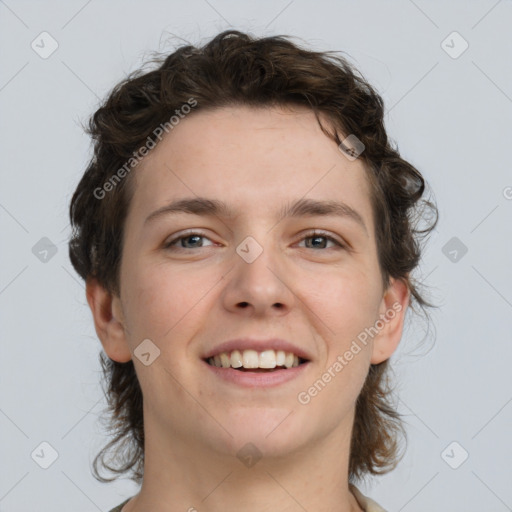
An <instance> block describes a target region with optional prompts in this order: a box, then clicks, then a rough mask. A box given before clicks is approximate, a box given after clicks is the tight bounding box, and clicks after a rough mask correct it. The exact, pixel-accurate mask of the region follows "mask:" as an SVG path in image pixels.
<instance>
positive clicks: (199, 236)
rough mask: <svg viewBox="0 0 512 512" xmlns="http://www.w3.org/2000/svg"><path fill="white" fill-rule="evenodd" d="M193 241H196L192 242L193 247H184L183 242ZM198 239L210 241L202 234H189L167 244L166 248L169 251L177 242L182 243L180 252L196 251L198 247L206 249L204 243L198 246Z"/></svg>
mask: <svg viewBox="0 0 512 512" xmlns="http://www.w3.org/2000/svg"><path fill="white" fill-rule="evenodd" d="M191 239H194V240H195V241H194V242H192V245H193V247H186V246H184V245H183V242H185V243H188V242H190V240H191ZM198 239H206V240H209V238H208V237H206V236H205V235H203V234H202V233H187V234H186V235H182V236H180V237H178V238H175V239H174V240H170V241H169V242H168V243H167V244H165V246H164V248H165V249H169V248H171V247H173V246H174V245H176V243H177V242H180V241H181V242H182V244H181V247H177V249H178V250H180V249H196V248H198V247H205V246H204V245H203V244H202V243H201V244H200V245H197V243H198Z"/></svg>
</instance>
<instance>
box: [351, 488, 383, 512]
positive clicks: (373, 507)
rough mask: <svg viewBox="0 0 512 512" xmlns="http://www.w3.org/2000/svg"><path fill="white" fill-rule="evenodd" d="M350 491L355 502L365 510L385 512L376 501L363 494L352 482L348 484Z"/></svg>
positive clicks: (366, 511)
mask: <svg viewBox="0 0 512 512" xmlns="http://www.w3.org/2000/svg"><path fill="white" fill-rule="evenodd" d="M348 486H349V489H350V492H351V493H352V494H353V495H354V496H355V498H356V500H357V502H358V503H359V505H361V507H362V508H363V510H364V511H365V512H386V510H385V509H383V508H382V507H381V506H380V505H379V504H378V503H377V502H375V501H373V500H372V499H371V498H368V497H366V496H364V495H363V494H362V493H361V491H360V490H359V489H358V488H357V487H356V486H355V485H353V484H348Z"/></svg>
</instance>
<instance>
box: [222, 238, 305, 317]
mask: <svg viewBox="0 0 512 512" xmlns="http://www.w3.org/2000/svg"><path fill="white" fill-rule="evenodd" d="M241 245H242V244H241ZM245 247H247V246H245ZM261 247H262V249H263V251H262V252H261V254H259V255H258V256H257V257H256V259H254V260H253V261H251V258H245V259H244V257H243V250H242V251H240V254H242V256H240V254H239V253H236V254H235V255H234V265H233V268H232V270H231V271H230V272H228V274H227V275H226V276H225V279H226V280H227V283H226V285H225V288H224V290H223V296H222V301H223V304H224V307H225V308H226V309H227V310H229V311H232V312H237V313H240V312H241V311H243V313H244V314H246V315H248V316H265V315H268V314H273V315H279V316H281V315H285V314H286V313H287V312H289V310H290V309H291V308H292V307H293V304H294V301H295V300H296V299H295V296H294V294H293V292H292V290H291V288H290V286H291V284H290V283H289V281H290V276H289V272H288V273H287V271H286V266H285V262H284V261H283V260H282V258H280V255H279V253H278V252H277V251H276V249H275V248H272V247H271V246H270V244H269V245H268V246H261ZM251 249H253V248H251Z"/></svg>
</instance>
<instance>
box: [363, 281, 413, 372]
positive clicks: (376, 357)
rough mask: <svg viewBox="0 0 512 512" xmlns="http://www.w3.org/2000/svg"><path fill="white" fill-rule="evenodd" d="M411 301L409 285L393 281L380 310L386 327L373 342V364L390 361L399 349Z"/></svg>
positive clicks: (380, 317)
mask: <svg viewBox="0 0 512 512" xmlns="http://www.w3.org/2000/svg"><path fill="white" fill-rule="evenodd" d="M409 299H410V291H409V287H408V286H407V283H406V282H405V281H404V280H402V279H392V280H391V284H390V285H389V286H388V288H387V289H386V291H385V292H384V295H383V297H382V302H381V304H380V308H379V315H380V316H379V319H380V320H381V322H382V324H383V325H384V327H383V328H382V329H381V330H380V331H379V333H378V334H377V336H375V339H374V341H373V352H372V358H371V363H372V364H379V363H382V362H383V361H385V360H386V359H389V358H390V357H391V355H392V354H393V352H394V351H395V350H396V349H397V347H398V344H399V343H400V339H401V337H402V331H403V326H404V319H405V312H406V311H407V307H408V306H409ZM379 325H380V322H379Z"/></svg>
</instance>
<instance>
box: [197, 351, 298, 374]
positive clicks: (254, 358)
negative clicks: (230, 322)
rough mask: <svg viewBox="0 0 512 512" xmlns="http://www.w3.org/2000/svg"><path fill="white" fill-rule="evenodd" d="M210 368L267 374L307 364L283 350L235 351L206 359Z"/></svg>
mask: <svg viewBox="0 0 512 512" xmlns="http://www.w3.org/2000/svg"><path fill="white" fill-rule="evenodd" d="M205 361H206V362H207V363H208V364H209V365H210V366H216V367H217V368H225V369H228V368H232V369H234V370H239V371H241V372H254V373H265V372H275V371H277V370H287V369H289V368H296V367H297V366H299V365H301V364H304V363H306V362H307V360H306V359H302V358H301V357H299V356H297V355H296V354H294V353H293V352H285V351H283V350H263V351H262V352H257V351H256V350H242V351H240V350H233V351H231V352H221V353H220V354H216V355H215V356H213V357H209V358H208V359H205Z"/></svg>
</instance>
